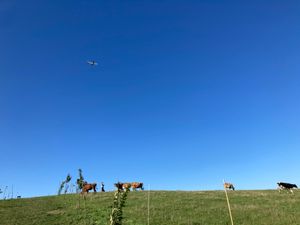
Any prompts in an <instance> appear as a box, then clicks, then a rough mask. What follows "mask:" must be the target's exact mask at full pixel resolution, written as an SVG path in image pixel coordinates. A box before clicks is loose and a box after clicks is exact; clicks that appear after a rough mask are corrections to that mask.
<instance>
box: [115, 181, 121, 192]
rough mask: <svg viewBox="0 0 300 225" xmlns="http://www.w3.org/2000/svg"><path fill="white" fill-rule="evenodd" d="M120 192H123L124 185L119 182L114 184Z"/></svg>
mask: <svg viewBox="0 0 300 225" xmlns="http://www.w3.org/2000/svg"><path fill="white" fill-rule="evenodd" d="M114 185H115V187H116V188H117V189H118V191H123V183H121V182H118V183H115V184H114Z"/></svg>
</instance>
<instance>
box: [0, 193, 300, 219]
mask: <svg viewBox="0 0 300 225" xmlns="http://www.w3.org/2000/svg"><path fill="white" fill-rule="evenodd" d="M113 194H114V193H113V192H107V193H97V194H92V193H91V194H89V195H88V196H87V198H86V200H85V201H84V199H83V198H82V197H81V196H79V195H75V194H68V195H61V196H47V197H38V198H28V199H14V200H1V201H0V224H1V225H35V224H36V225H50V224H57V225H67V224H74V225H75V224H76V225H92V224H103V225H107V224H108V221H109V215H110V212H111V205H112V201H113ZM228 194H229V198H230V203H231V207H232V214H233V218H234V222H235V224H236V225H260V224H270V225H293V224H295V225H297V224H300V193H297V192H296V193H295V194H294V195H292V194H289V193H279V192H278V191H275V190H265V191H234V192H233V191H230V192H229V193H228ZM147 199H148V192H146V191H144V192H142V191H137V192H130V193H129V195H128V199H127V202H126V206H125V208H124V211H123V213H124V220H123V225H147V221H148V220H147V218H148V217H147V215H148V201H147ZM149 209H150V224H151V225H171V224H172V225H214V224H215V225H223V224H224V225H226V224H230V219H229V214H228V208H227V203H226V197H225V194H224V192H223V191H151V192H150V208H149Z"/></svg>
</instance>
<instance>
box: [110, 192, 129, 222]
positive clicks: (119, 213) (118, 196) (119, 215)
mask: <svg viewBox="0 0 300 225" xmlns="http://www.w3.org/2000/svg"><path fill="white" fill-rule="evenodd" d="M128 193H129V188H126V189H125V190H124V191H122V190H120V189H118V190H117V191H116V192H115V195H114V202H113V206H112V211H111V215H110V225H122V219H123V207H124V206H125V202H126V199H127V195H128Z"/></svg>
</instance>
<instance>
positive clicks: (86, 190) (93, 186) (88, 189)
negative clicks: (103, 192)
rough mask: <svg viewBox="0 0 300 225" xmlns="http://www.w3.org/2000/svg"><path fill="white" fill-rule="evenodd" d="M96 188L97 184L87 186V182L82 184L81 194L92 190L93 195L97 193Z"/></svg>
mask: <svg viewBox="0 0 300 225" xmlns="http://www.w3.org/2000/svg"><path fill="white" fill-rule="evenodd" d="M96 186H97V183H92V184H88V183H87V182H84V184H83V187H82V191H81V194H84V193H89V191H90V190H92V189H93V190H94V193H95V192H97V191H96Z"/></svg>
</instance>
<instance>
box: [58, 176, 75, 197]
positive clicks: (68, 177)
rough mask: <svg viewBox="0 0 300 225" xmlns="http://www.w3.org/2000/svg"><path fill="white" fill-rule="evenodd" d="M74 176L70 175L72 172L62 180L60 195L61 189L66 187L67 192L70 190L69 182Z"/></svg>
mask: <svg viewBox="0 0 300 225" xmlns="http://www.w3.org/2000/svg"><path fill="white" fill-rule="evenodd" d="M71 179H72V177H71V176H70V174H68V175H67V177H66V179H65V180H64V181H63V182H61V184H60V186H59V189H58V195H60V194H61V191H62V189H63V188H64V187H65V194H66V193H67V191H68V185H67V184H68V183H69V182H70V181H71Z"/></svg>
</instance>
